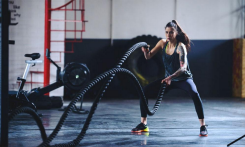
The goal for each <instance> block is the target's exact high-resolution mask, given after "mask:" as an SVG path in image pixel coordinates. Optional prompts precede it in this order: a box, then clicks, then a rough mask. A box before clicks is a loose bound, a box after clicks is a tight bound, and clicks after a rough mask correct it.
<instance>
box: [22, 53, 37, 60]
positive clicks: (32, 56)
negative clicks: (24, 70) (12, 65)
mask: <svg viewBox="0 0 245 147" xmlns="http://www.w3.org/2000/svg"><path fill="white" fill-rule="evenodd" d="M40 56H41V55H40V54H39V53H32V54H25V57H31V58H32V60H35V59H38V58H40Z"/></svg>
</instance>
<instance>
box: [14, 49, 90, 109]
mask: <svg viewBox="0 0 245 147" xmlns="http://www.w3.org/2000/svg"><path fill="white" fill-rule="evenodd" d="M46 56H47V58H48V59H49V60H50V62H51V63H52V64H53V65H54V66H56V68H57V71H56V82H54V83H52V84H50V85H48V86H45V87H43V88H40V87H38V88H34V89H32V90H31V91H30V92H27V91H24V90H23V87H24V85H25V82H26V77H27V75H28V72H29V69H30V66H31V65H32V66H35V65H36V64H37V63H42V60H36V59H38V58H40V54H39V53H33V54H25V57H30V58H32V60H26V61H25V62H26V64H27V65H26V68H25V71H24V74H23V77H22V78H20V77H18V78H17V80H19V81H21V83H20V87H19V90H18V91H17V94H16V99H11V101H13V103H15V105H16V106H14V107H18V106H19V105H20V106H29V107H31V108H32V109H34V110H35V111H37V108H44V109H45V108H52V107H55V108H60V107H62V106H63V102H62V99H61V98H60V97H48V96H44V94H45V93H48V92H50V91H52V90H54V89H57V88H59V87H61V86H65V87H67V88H68V89H69V90H71V91H72V92H74V93H75V92H78V91H79V90H80V89H82V88H83V87H84V86H85V84H86V83H87V82H88V81H89V76H90V71H89V69H88V67H87V65H86V64H83V63H75V62H72V63H68V64H67V65H66V66H65V68H64V70H63V71H61V67H59V66H58V65H57V64H56V63H55V62H54V61H53V60H52V59H51V58H50V52H49V50H48V49H47V55H46ZM81 105H82V101H81ZM81 109H82V107H80V108H76V107H74V112H77V113H80V112H81V111H82V110H81ZM83 111H84V110H83ZM86 113H87V111H86Z"/></svg>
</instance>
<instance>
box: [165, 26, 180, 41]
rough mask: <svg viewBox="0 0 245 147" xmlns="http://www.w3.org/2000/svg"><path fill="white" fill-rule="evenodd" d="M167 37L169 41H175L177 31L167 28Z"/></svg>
mask: <svg viewBox="0 0 245 147" xmlns="http://www.w3.org/2000/svg"><path fill="white" fill-rule="evenodd" d="M165 35H166V38H167V41H173V40H174V39H176V36H177V31H176V30H175V29H174V28H173V27H166V29H165Z"/></svg>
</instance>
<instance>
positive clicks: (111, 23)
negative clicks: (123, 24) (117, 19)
mask: <svg viewBox="0 0 245 147" xmlns="http://www.w3.org/2000/svg"><path fill="white" fill-rule="evenodd" d="M110 17H111V20H110V21H111V22H110V38H111V46H113V0H111V16H110Z"/></svg>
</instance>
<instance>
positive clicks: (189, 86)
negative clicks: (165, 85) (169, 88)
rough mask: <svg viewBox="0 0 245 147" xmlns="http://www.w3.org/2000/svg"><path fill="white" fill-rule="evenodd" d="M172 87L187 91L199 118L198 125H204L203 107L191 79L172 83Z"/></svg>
mask: <svg viewBox="0 0 245 147" xmlns="http://www.w3.org/2000/svg"><path fill="white" fill-rule="evenodd" d="M174 85H175V86H176V87H178V88H180V89H183V90H185V91H187V92H188V93H189V94H190V96H191V97H192V99H193V102H194V105H195V109H196V113H197V116H198V118H199V122H200V125H201V126H203V125H205V120H204V112H203V105H202V100H201V98H200V95H199V93H198V91H197V88H196V85H195V83H194V81H193V80H192V79H187V80H184V81H179V82H174Z"/></svg>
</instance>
